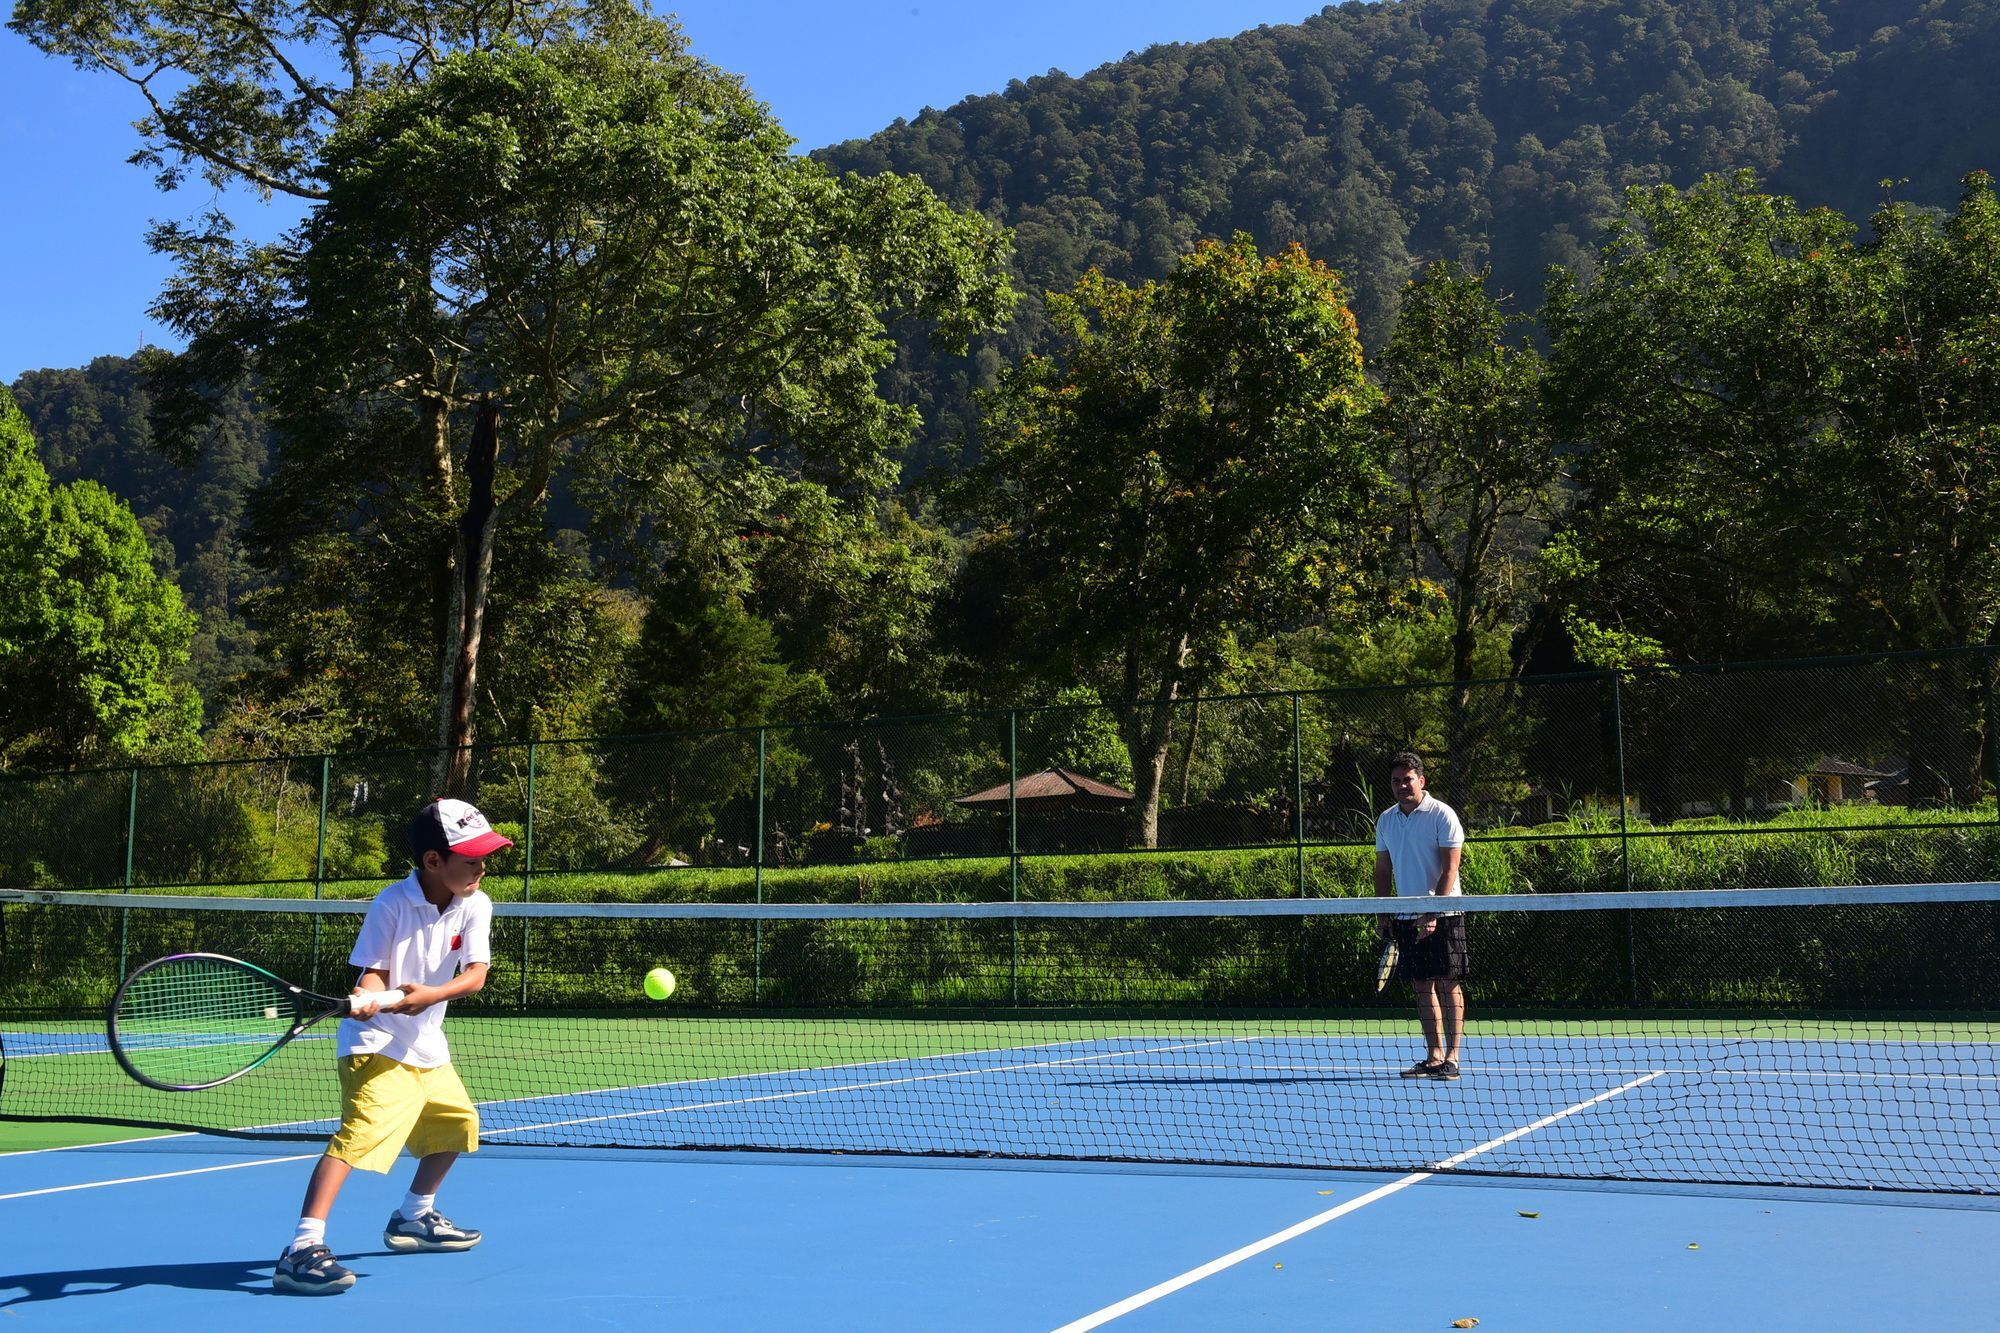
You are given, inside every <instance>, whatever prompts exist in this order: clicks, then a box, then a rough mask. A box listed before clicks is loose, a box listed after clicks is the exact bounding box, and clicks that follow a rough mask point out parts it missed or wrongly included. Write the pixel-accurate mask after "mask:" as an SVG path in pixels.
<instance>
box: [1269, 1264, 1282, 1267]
mask: <svg viewBox="0 0 2000 1333" xmlns="http://www.w3.org/2000/svg"><path fill="white" fill-rule="evenodd" d="M1271 1267H1273V1268H1283V1267H1284V1265H1283V1264H1272V1265H1271Z"/></svg>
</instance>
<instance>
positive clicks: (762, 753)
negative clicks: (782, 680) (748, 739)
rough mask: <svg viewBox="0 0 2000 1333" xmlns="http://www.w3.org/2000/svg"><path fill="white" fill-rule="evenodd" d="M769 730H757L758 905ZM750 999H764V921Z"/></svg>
mask: <svg viewBox="0 0 2000 1333" xmlns="http://www.w3.org/2000/svg"><path fill="white" fill-rule="evenodd" d="M768 734H769V733H768V729H767V728H765V727H759V728H757V870H756V878H757V904H758V906H760V907H761V906H763V903H764V774H765V771H766V770H765V757H766V754H767V745H766V739H765V738H766V736H767V735H768ZM750 998H751V999H752V1000H755V1001H758V1002H761V1001H762V1000H763V998H764V920H763V918H762V917H759V918H758V919H757V920H756V921H755V922H754V923H752V929H751V941H750Z"/></svg>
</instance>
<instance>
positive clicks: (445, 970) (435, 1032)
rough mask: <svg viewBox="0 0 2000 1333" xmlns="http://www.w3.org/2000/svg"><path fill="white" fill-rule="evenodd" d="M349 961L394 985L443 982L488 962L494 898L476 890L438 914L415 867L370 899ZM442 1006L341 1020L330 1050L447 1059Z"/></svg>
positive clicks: (423, 1065)
mask: <svg viewBox="0 0 2000 1333" xmlns="http://www.w3.org/2000/svg"><path fill="white" fill-rule="evenodd" d="M347 961H348V962H350V963H352V964H354V966H356V967H363V968H381V969H382V970H383V971H385V972H387V973H388V974H389V986H390V988H391V989H395V988H397V987H401V986H408V985H411V984H416V985H423V986H442V985H443V984H444V983H445V982H447V981H450V980H451V979H452V978H453V977H454V976H457V975H458V973H459V972H460V971H461V970H462V969H464V968H467V967H470V966H472V964H474V963H491V962H492V961H493V900H492V899H491V898H489V897H487V896H486V895H485V893H483V892H482V891H480V890H478V889H475V890H473V891H472V892H471V893H469V894H467V895H466V896H465V897H463V898H459V899H456V900H454V901H453V902H452V903H451V905H450V906H448V907H446V908H445V909H444V910H443V911H442V912H440V911H438V909H437V908H435V907H433V906H432V905H431V903H430V900H429V899H428V898H425V897H424V889H423V885H421V884H419V883H417V876H416V872H415V871H412V872H410V874H409V876H408V877H407V878H405V879H401V880H398V881H397V882H396V883H394V884H391V885H390V886H389V887H388V888H386V889H384V890H382V892H381V893H379V894H377V895H376V896H375V901H374V902H372V903H370V904H369V905H368V915H367V917H366V918H365V919H364V920H363V921H362V923H361V934H360V935H359V936H358V937H357V938H356V939H355V941H354V952H353V953H352V954H350V955H349V956H348V959H347ZM445 1008H446V1006H445V1005H443V1004H434V1005H432V1006H431V1007H430V1008H428V1009H426V1010H424V1011H423V1012H422V1013H420V1014H383V1013H378V1014H376V1015H375V1016H374V1017H373V1018H370V1019H367V1020H365V1021H362V1020H358V1019H353V1018H347V1019H342V1020H341V1024H340V1031H339V1033H338V1034H337V1037H336V1047H335V1048H336V1049H337V1050H338V1051H339V1052H340V1054H342V1055H376V1054H381V1055H386V1056H388V1057H389V1058H390V1059H391V1060H394V1061H397V1062H398V1063H400V1064H406V1065H415V1066H416V1067H417V1068H419V1069H433V1068H436V1067H437V1066H438V1065H442V1064H449V1063H450V1062H451V1050H450V1048H448V1047H447V1046H446V1045H445V1040H444V1011H445Z"/></svg>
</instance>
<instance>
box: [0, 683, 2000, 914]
mask: <svg viewBox="0 0 2000 1333" xmlns="http://www.w3.org/2000/svg"><path fill="white" fill-rule="evenodd" d="M1994 669H1995V663H1994V652H1993V650H1985V649H1966V650H1961V651H1957V652H1950V653H1939V654H1900V655H1893V656H1884V657H1871V658H1844V659H1828V660H1822V661H1804V662H1792V663H1760V664H1751V665H1731V666H1716V667H1688V668H1675V669H1655V670H1644V671H1628V672H1594V673H1585V674H1578V675H1573V676H1564V677H1553V678H1539V679H1532V680H1509V681H1483V682H1469V683H1443V684H1415V685H1407V686H1393V687H1379V688H1350V689H1338V690H1323V691H1302V692H1297V693H1282V694H1255V695H1240V696H1231V697H1223V698H1203V699H1189V700H1176V701H1170V702H1154V703H1144V704H1139V705H1136V706H1131V707H1057V708H1036V709H1019V710H1011V711H1008V710H1002V711H985V712H974V713H960V714H948V715H939V716H934V717H924V718H905V719H894V720H876V721H856V722H837V723H836V722H827V723H812V724H796V725H784V726H770V727H762V728H746V729H737V730H728V731H713V732H699V733H675V734H668V735H654V736H630V737H619V738H611V739H598V740H562V741H542V742H536V743H531V744H507V745H483V746H480V747H478V748H477V751H476V752H475V754H474V755H473V756H472V763H471V765H470V771H471V774H472V777H471V786H470V789H469V790H468V792H467V793H466V794H467V795H468V796H470V797H471V798H472V799H473V800H475V801H477V802H478V803H479V804H480V806H481V807H482V808H483V809H484V810H485V811H486V812H487V814H488V815H489V816H490V817H491V818H492V819H493V820H494V822H495V823H496V824H497V825H498V826H499V827H500V828H501V829H502V830H503V831H506V832H507V833H509V834H510V835H511V836H512V837H514V839H515V841H516V844H517V845H516V848H515V850H514V851H513V852H512V853H510V854H509V855H508V857H507V858H505V859H504V860H503V861H501V862H498V863H496V866H495V870H494V873H493V874H491V875H490V876H489V878H488V881H487V885H488V888H489V890H491V891H493V892H495V893H496V894H497V895H506V896H520V897H528V898H532V897H534V896H536V894H537V893H544V894H554V895H556V896H592V895H595V896H630V895H635V894H636V895H640V896H652V897H671V898H680V897H687V898H700V897H709V898H718V899H732V898H740V899H744V900H750V899H756V900H764V899H765V897H766V894H767V891H769V892H771V893H773V894H775V896H776V897H777V898H779V899H782V898H785V897H795V898H809V897H815V896H824V895H826V894H829V893H833V894H838V895H848V894H851V895H852V896H854V897H855V898H857V899H865V898H876V899H882V898H895V897H908V898H913V899H928V898H940V899H942V898H945V897H971V898H980V897H1064V896H1069V897H1076V896H1092V895H1127V896H1142V897H1228V896H1238V897H1272V896H1283V895H1285V894H1300V895H1315V894H1320V895H1324V894H1338V893H1347V892H1366V891H1367V885H1368V876H1369V873H1370V872H1369V867H1370V866H1371V865H1372V860H1373V858H1372V850H1371V849H1372V831H1373V825H1374V820H1375V819H1376V817H1377V816H1378V814H1379V813H1380V812H1381V811H1382V810H1383V809H1385V808H1386V807H1387V806H1388V805H1389V804H1390V803H1391V801H1390V796H1389V792H1388V762H1389V758H1390V756H1391V755H1393V754H1394V753H1396V752H1397V751H1400V750H1414V751H1416V752H1417V753H1418V754H1420V755H1422V756H1423V757H1424V759H1425V761H1426V768H1427V773H1428V778H1429V784H1430V790H1431V792H1432V794H1434V795H1435V796H1437V797H1438V798H1439V799H1441V800H1443V801H1445V802H1446V803H1447V804H1449V805H1451V806H1452V807H1453V808H1454V809H1456V810H1457V811H1458V812H1459V813H1460V815H1461V817H1462V819H1463V820H1464V822H1465V825H1466V827H1467V830H1468V832H1469V834H1470V846H1469V848H1468V851H1467V854H1466V879H1467V884H1468V887H1469V888H1470V889H1471V890H1473V891H1475V892H1479V891H1493V892H1528V891H1541V892H1561V891H1577V890H1589V889H1600V890H1602V889H1616V888H1629V887H1648V888H1673V887H1686V888H1700V887H1742V886H1755V887H1774V886H1783V885H1799V886H1808V885H1829V884H1869V883H1916V882H1929V881H1974V880H1987V879H1992V878H1995V877H1996V869H2000V867H1996V856H2000V822H1997V821H2000V811H1996V803H1995V800H1994V791H1995V785H1996V784H1995V774H1996V771H1997V770H2000V755H1996V750H1995V747H1994V745H1993V744H1992V737H1993V735H1994V723H1995V711H1994V691H1993V675H1994ZM434 759H435V756H434V755H433V754H432V753H429V752H424V751H401V752H384V753H371V754H350V755H330V756H310V757H301V756H293V757H288V758H282V759H270V760H255V761H249V760H245V761H228V762H216V763H208V764H196V765H184V766H175V767H157V768H139V769H127V770H115V771H94V772H83V773H69V774H57V775H43V776H21V777H9V778H5V779H0V884H4V885H5V886H7V887H12V888H48V889H85V888H108V887H119V886H134V887H145V888H165V887H170V886H181V887H191V886H201V887H204V888H205V889H207V890H208V891H215V890H216V889H218V888H221V887H223V886H243V887H242V888H240V889H237V890H234V891H239V892H246V893H253V892H254V893H258V894H272V893H279V894H285V893H295V894H298V895H300V896H322V895H324V896H359V895H363V894H366V893H370V892H373V891H374V889H375V888H377V887H379V885H380V884H381V883H382V881H383V880H384V879H385V878H389V877H394V876H396V875H399V874H400V873H402V869H403V867H404V866H405V865H406V863H407V861H406V858H407V849H406V848H405V846H404V844H403V837H404V824H405V821H406V820H407V818H408V815H409V813H410V811H411V810H412V809H414V808H415V806H416V805H417V804H418V803H419V802H421V801H422V800H423V799H424V798H425V797H426V796H427V795H429V794H431V792H432V773H433V761H434ZM1114 853H1115V854H1118V855H1111V854H1114ZM813 871H826V872H838V873H837V874H828V875H822V876H820V877H819V878H817V879H814V878H812V877H811V876H810V875H806V874H805V872H813ZM802 876H804V877H802ZM278 886H288V887H278Z"/></svg>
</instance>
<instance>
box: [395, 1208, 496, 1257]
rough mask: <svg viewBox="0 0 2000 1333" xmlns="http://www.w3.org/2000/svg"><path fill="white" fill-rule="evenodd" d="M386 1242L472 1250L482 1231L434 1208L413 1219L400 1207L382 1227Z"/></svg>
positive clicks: (412, 1248)
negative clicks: (473, 1228)
mask: <svg viewBox="0 0 2000 1333" xmlns="http://www.w3.org/2000/svg"><path fill="white" fill-rule="evenodd" d="M382 1243H383V1244H384V1245H387V1246H388V1247H389V1248H390V1249H392V1250H402V1251H404V1252H405V1253H414V1252H416V1251H418V1250H469V1249H471V1248H472V1247H473V1246H475V1245H477V1244H478V1243H479V1233H478V1232H477V1231H474V1230H472V1229H471V1228H470V1227H462V1226H459V1225H458V1224H457V1223H455V1222H453V1221H452V1220H451V1219H450V1218H448V1217H446V1216H445V1215H444V1214H443V1213H441V1212H439V1211H438V1210H437V1209H435V1208H433V1209H431V1210H430V1211H429V1212H427V1213H425V1214H424V1215H423V1216H422V1217H420V1218H418V1219H417V1220H416V1221H414V1222H412V1221H411V1220H410V1219H409V1218H407V1217H404V1216H403V1214H402V1212H401V1211H400V1210H399V1211H397V1212H393V1213H391V1214H389V1225H388V1226H386V1227H384V1228H383V1229H382Z"/></svg>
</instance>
